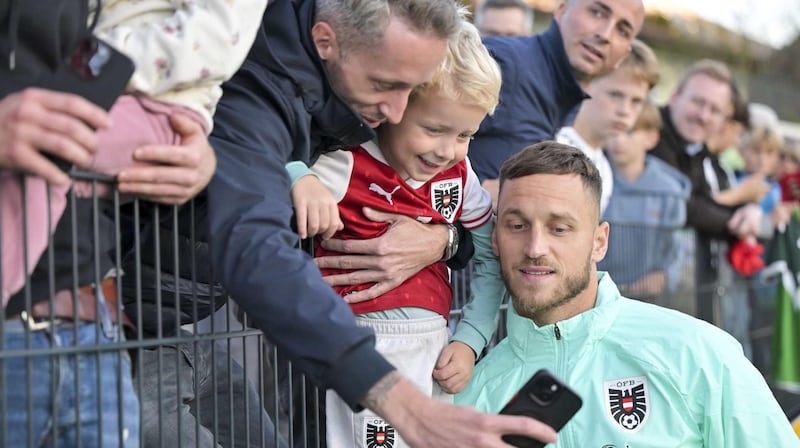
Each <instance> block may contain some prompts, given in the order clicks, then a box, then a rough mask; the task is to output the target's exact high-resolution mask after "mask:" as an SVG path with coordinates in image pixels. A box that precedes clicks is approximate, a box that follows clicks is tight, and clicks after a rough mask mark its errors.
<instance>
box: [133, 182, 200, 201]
mask: <svg viewBox="0 0 800 448" xmlns="http://www.w3.org/2000/svg"><path fill="white" fill-rule="evenodd" d="M118 188H119V191H120V193H123V194H130V195H134V196H137V197H141V198H144V199H147V200H150V201H153V202H159V203H163V204H177V205H180V204H183V203H185V202H187V201H188V200H189V199H190V198H191V192H190V191H189V190H188V189H187V188H186V187H182V186H179V185H169V184H166V185H165V184H155V183H150V182H126V183H120V184H118Z"/></svg>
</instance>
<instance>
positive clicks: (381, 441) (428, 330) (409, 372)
mask: <svg viewBox="0 0 800 448" xmlns="http://www.w3.org/2000/svg"><path fill="white" fill-rule="evenodd" d="M356 321H357V322H358V324H359V325H360V326H364V327H369V328H372V329H373V330H374V331H375V348H376V349H377V350H378V352H379V353H381V354H382V355H383V356H384V357H386V359H387V360H389V362H390V363H392V365H394V366H395V367H396V368H397V370H398V371H399V372H400V373H401V374H403V376H405V377H406V378H407V379H409V380H410V381H411V382H412V383H414V384H415V385H416V386H417V387H418V388H419V390H421V391H422V393H424V394H426V395H428V396H429V397H432V398H434V399H436V400H441V401H447V402H452V400H453V396H452V395H450V394H447V393H444V392H443V391H442V390H441V389H440V388H439V385H438V384H437V383H436V381H434V380H433V376H432V375H433V368H434V367H435V366H436V360H437V359H438V358H439V354H440V353H441V352H442V349H443V348H444V347H445V346H446V345H447V341H448V337H449V334H448V330H447V322H446V321H445V320H444V318H443V317H442V316H436V317H432V318H426V319H411V320H382V319H367V318H364V317H358V316H357V317H356ZM325 401H326V402H325V413H326V433H327V439H328V440H327V445H328V446H329V447H331V448H340V447H347V448H350V447H353V448H356V447H363V448H401V447H407V446H408V445H406V444H405V442H403V441H402V440H401V439H400V436H399V435H398V434H397V432H396V431H395V430H394V428H393V427H392V426H391V425H389V424H388V423H387V422H385V421H384V420H383V419H382V418H381V417H379V416H377V415H375V414H374V413H373V412H372V411H370V410H368V409H367V410H364V411H362V412H358V413H354V412H353V411H351V410H350V407H349V406H347V404H345V402H344V401H342V400H341V398H339V396H338V395H336V393H335V392H332V391H328V393H327V395H326V400H325Z"/></svg>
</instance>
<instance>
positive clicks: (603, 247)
mask: <svg viewBox="0 0 800 448" xmlns="http://www.w3.org/2000/svg"><path fill="white" fill-rule="evenodd" d="M608 233H609V225H608V222H606V221H603V222H601V223H600V225H598V226H597V229H595V231H594V247H593V248H592V261H593V262H595V263H599V262H600V261H601V260H602V259H603V258H605V257H606V251H608Z"/></svg>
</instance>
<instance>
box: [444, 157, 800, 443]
mask: <svg viewBox="0 0 800 448" xmlns="http://www.w3.org/2000/svg"><path fill="white" fill-rule="evenodd" d="M600 193H601V186H600V177H599V175H598V173H597V169H596V168H595V167H594V165H592V164H591V162H590V161H589V160H588V159H587V158H586V157H584V156H583V154H582V153H581V152H580V151H579V150H577V149H575V148H572V147H569V146H566V145H560V144H557V143H554V142H543V143H540V144H537V145H534V146H531V147H528V148H526V149H525V150H524V151H522V152H521V153H519V154H518V155H516V156H514V157H513V158H511V159H509V161H508V162H506V164H505V165H504V166H503V169H502V171H501V174H500V196H499V201H498V209H497V210H498V215H497V225H496V227H495V233H494V235H493V238H492V244H493V249H494V251H495V253H496V254H497V255H498V256H499V257H500V265H501V269H502V274H503V280H504V282H505V284H506V287H507V288H508V291H509V293H510V295H511V297H512V302H513V305H514V306H513V309H511V310H510V311H509V317H508V337H507V338H506V339H505V340H504V341H502V342H501V343H500V344H499V345H498V346H497V347H496V348H494V349H493V350H492V351H491V352H490V353H489V355H488V356H487V357H486V358H485V359H484V360H482V361H481V362H480V363H479V364H478V366H477V367H476V370H475V375H474V377H473V380H472V382H471V383H470V385H469V386H468V387H467V389H465V390H464V391H463V392H462V393H461V394H459V395H458V396H457V397H456V401H457V402H458V403H460V404H468V405H473V406H475V407H477V408H478V409H479V410H482V411H488V412H499V411H500V410H501V409H502V408H503V406H504V405H505V404H506V403H507V402H508V401H509V400H510V399H511V397H512V396H513V395H514V394H515V393H516V392H517V390H518V389H519V388H520V387H521V386H522V385H523V384H525V382H526V381H527V380H528V379H529V378H530V377H531V376H532V375H533V373H534V372H536V371H537V370H539V369H542V368H546V369H548V370H550V371H551V372H553V373H554V374H555V375H556V376H558V377H560V378H561V379H563V380H564V381H565V382H566V383H567V384H569V385H570V386H571V387H572V388H573V389H574V390H575V391H577V392H578V394H579V395H580V396H581V397H582V399H583V407H582V408H581V409H580V411H578V413H577V414H576V415H575V417H573V419H572V420H571V421H570V422H569V423H567V425H566V426H565V427H564V429H563V430H562V431H561V432H560V434H559V442H558V443H557V444H556V445H555V446H556V447H575V448H583V447H589V448H600V447H617V448H640V447H648V448H651V447H670V448H672V447H679V446H680V447H742V448H745V447H747V448H752V447H800V440H798V439H797V437H796V436H795V434H794V432H793V431H792V428H791V426H790V425H789V422H788V419H787V418H786V416H785V415H784V413H783V412H782V411H781V409H780V407H779V406H778V404H777V402H776V401H775V398H774V397H773V395H772V393H771V392H770V390H769V388H768V387H767V385H766V383H765V381H764V378H763V377H762V376H761V374H760V373H759V372H758V371H757V370H756V369H755V368H754V367H753V365H752V364H750V362H749V361H748V360H747V359H746V358H745V357H744V355H743V353H742V348H741V346H740V345H739V343H738V342H736V340H734V339H733V338H732V337H731V336H730V335H728V334H727V333H725V332H723V331H722V330H719V329H717V328H716V327H713V326H712V325H709V324H707V323H705V322H702V321H700V320H697V319H695V318H692V317H690V316H687V315H684V314H681V313H679V312H676V311H672V310H668V309H664V308H660V307H658V306H655V305H651V304H647V303H643V302H638V301H635V300H631V299H627V298H625V297H622V296H621V295H620V293H619V291H618V290H617V287H616V285H615V284H614V282H613V280H612V279H611V277H610V276H609V275H607V274H606V273H603V272H597V267H596V263H597V262H598V261H600V260H601V259H602V258H603V257H604V256H605V252H606V248H607V243H608V234H609V226H608V223H605V222H604V223H600V218H599V209H600Z"/></svg>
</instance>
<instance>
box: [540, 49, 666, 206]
mask: <svg viewBox="0 0 800 448" xmlns="http://www.w3.org/2000/svg"><path fill="white" fill-rule="evenodd" d="M658 78H659V74H658V60H657V59H656V55H655V53H653V50H651V49H650V47H648V46H647V45H646V44H645V43H644V42H642V41H639V40H634V41H633V43H632V44H631V52H630V54H628V56H626V57H625V59H623V60H622V63H621V64H620V66H619V67H617V68H616V69H615V70H613V71H612V72H610V73H608V74H607V75H603V76H598V77H597V78H594V79H593V80H592V81H591V82H590V83H589V85H588V86H587V87H586V93H587V94H589V96H590V97H591V99H589V100H586V101H584V102H583V103H581V107H580V110H579V111H578V115H576V117H575V122H574V123H573V125H572V126H566V127H563V128H561V130H560V131H558V134H557V135H556V141H558V142H559V143H564V144H567V145H570V146H574V147H576V148H578V149H580V150H581V151H583V153H584V154H586V157H588V158H589V159H590V160H591V161H592V162H594V164H595V166H597V169H598V170H599V171H600V178H601V179H602V180H603V196H602V199H601V203H600V213H601V214H602V213H603V211H604V210H605V209H606V207H607V206H608V200H609V198H610V197H611V194H612V192H613V190H614V181H613V176H612V174H611V164H610V163H609V162H608V159H607V158H606V156H605V154H603V144H604V143H605V141H606V139H607V138H609V137H611V136H614V135H619V134H622V133H625V132H628V131H629V130H630V129H631V127H632V126H633V124H634V122H635V121H636V119H637V117H639V113H640V112H641V110H642V106H643V105H644V101H645V98H646V97H647V93H648V92H649V91H650V89H652V88H653V86H654V85H656V83H657V82H658Z"/></svg>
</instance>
